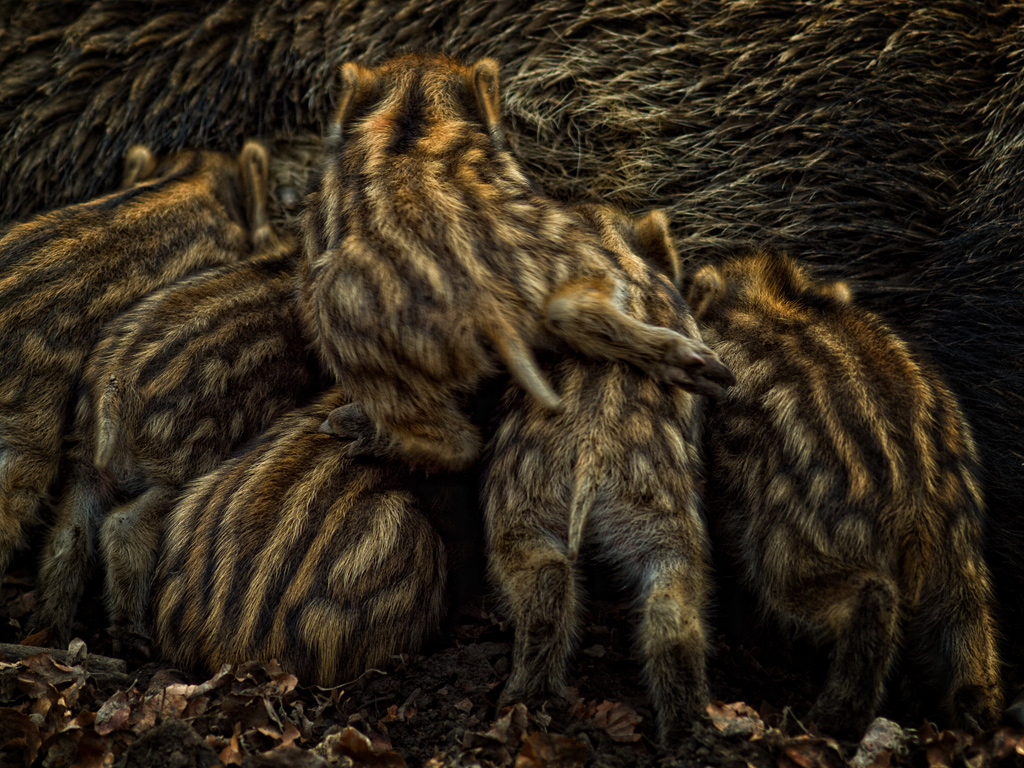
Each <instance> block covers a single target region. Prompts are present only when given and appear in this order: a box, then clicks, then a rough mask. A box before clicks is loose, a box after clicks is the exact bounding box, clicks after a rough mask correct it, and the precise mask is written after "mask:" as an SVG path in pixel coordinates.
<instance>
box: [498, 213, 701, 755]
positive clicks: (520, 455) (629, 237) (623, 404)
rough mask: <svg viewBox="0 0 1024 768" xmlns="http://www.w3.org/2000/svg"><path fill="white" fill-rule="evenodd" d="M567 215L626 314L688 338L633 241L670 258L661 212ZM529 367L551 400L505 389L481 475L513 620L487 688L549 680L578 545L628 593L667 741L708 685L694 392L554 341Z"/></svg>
mask: <svg viewBox="0 0 1024 768" xmlns="http://www.w3.org/2000/svg"><path fill="white" fill-rule="evenodd" d="M579 215H580V216H581V218H582V219H583V220H585V221H586V222H587V224H588V226H590V227H592V228H593V229H594V230H595V231H597V232H600V233H601V235H602V240H603V242H604V245H605V246H606V247H607V248H608V250H609V251H610V252H611V253H614V254H615V260H614V261H609V264H608V266H609V269H613V270H615V271H616V272H617V273H618V280H619V282H620V284H621V285H623V286H624V293H625V299H624V303H625V306H626V309H627V311H628V312H629V313H630V314H631V316H633V317H635V318H636V319H637V320H640V321H643V322H648V323H656V324H658V325H663V326H665V327H667V328H671V329H673V330H674V331H676V332H678V333H681V334H685V335H687V336H689V337H691V338H699V337H700V335H699V332H698V330H697V326H696V323H695V322H694V320H693V318H692V316H691V315H690V313H689V311H688V310H687V307H686V305H685V304H684V303H683V301H682V298H681V297H680V296H679V294H678V292H677V291H676V290H675V289H674V288H673V286H672V285H671V284H670V283H669V282H668V281H667V280H666V279H664V278H662V277H660V276H657V275H655V274H654V273H653V272H652V271H651V270H650V269H649V268H648V266H647V265H646V264H645V263H644V262H643V261H642V260H641V258H639V257H638V256H637V255H636V253H634V248H636V250H637V251H639V253H641V254H642V255H644V256H648V257H652V256H653V260H654V261H656V262H657V261H658V260H659V258H658V257H659V256H662V257H664V256H671V257H674V255H675V250H674V248H673V247H672V245H671V241H670V240H669V235H668V231H667V223H666V221H665V219H664V216H663V215H661V214H660V212H659V213H656V214H653V215H650V216H648V217H647V218H645V219H641V220H639V221H636V222H634V221H632V220H631V219H629V218H628V217H626V216H623V215H621V214H618V213H617V212H615V211H614V210H612V209H610V208H606V207H602V206H587V207H583V208H582V209H580V210H579ZM657 233H660V238H651V237H650V235H651V234H657ZM645 235H646V236H647V237H646V239H645V237H644V236H645ZM544 370H545V373H546V374H547V375H549V376H550V378H551V380H552V381H554V382H556V384H557V386H558V387H559V391H560V392H561V393H562V399H563V402H564V404H565V408H564V410H563V412H562V413H559V414H554V415H553V414H551V413H549V412H547V411H545V410H544V409H543V408H540V407H539V406H538V404H537V403H536V402H535V401H533V400H532V399H530V398H528V397H525V396H524V395H523V393H522V392H521V391H520V390H518V389H516V388H510V389H509V390H508V392H507V393H506V395H505V398H504V401H503V407H502V411H501V420H500V426H499V428H498V432H497V435H496V437H495V439H494V440H493V442H492V444H491V449H490V451H491V454H492V455H491V461H490V464H489V467H488V470H487V480H486V485H485V489H484V500H485V510H486V521H487V526H488V538H489V543H490V548H489V558H490V560H489V562H490V571H491V575H492V578H493V580H494V581H495V583H496V584H497V586H498V588H499V591H500V593H501V594H502V596H503V597H504V599H505V603H506V605H507V607H508V611H509V613H510V614H511V616H512V619H513V621H514V623H515V627H516V636H515V649H514V653H513V662H512V671H511V675H510V677H509V680H508V683H507V685H506V688H505V690H504V692H503V693H502V697H501V701H502V702H503V703H512V702H515V701H520V700H524V699H527V700H530V699H534V698H536V697H538V696H542V695H545V694H554V695H559V694H561V693H562V691H563V688H564V685H565V674H566V663H567V661H568V658H569V655H570V653H571V650H572V646H573V643H574V641H575V636H576V632H577V630H578V627H579V622H580V619H581V616H580V614H581V602H582V598H581V594H580V587H579V585H578V584H577V580H578V578H579V574H578V571H577V563H578V560H577V558H578V556H579V555H581V554H587V555H591V556H593V557H595V558H598V559H600V560H603V561H604V562H606V563H608V564H610V565H612V566H613V567H615V568H617V569H618V571H619V572H620V573H621V575H622V576H623V577H624V578H625V579H626V580H627V582H628V583H629V584H630V585H631V586H632V587H633V588H634V589H635V591H636V594H637V602H638V606H639V610H640V616H641V620H640V626H639V629H638V636H637V643H638V650H639V654H640V657H641V661H642V663H643V668H644V673H645V675H646V679H647V683H648V686H649V690H650V694H651V698H652V706H653V708H654V710H655V712H656V714H657V718H658V728H659V734H660V736H661V738H662V740H663V741H665V742H673V741H676V740H677V739H678V738H679V736H680V735H681V734H682V733H683V732H685V731H686V730H687V729H688V728H689V727H690V724H691V723H692V721H693V720H694V719H695V718H697V717H699V716H700V714H701V712H703V710H704V707H705V706H706V704H707V702H708V696H709V694H708V683H707V675H706V672H705V663H706V655H707V649H708V640H709V637H708V629H707V626H706V622H705V618H704V608H705V604H706V602H707V597H708V578H709V573H708V552H707V536H706V533H705V530H704V522H703V519H702V517H701V514H700V510H699V497H698V488H699V484H700V481H701V471H702V462H701V457H700V451H699V443H700V434H699V426H700V411H701V404H700V402H699V400H698V399H697V398H695V397H694V396H693V395H691V394H689V393H687V392H685V391H684V390H683V389H682V388H681V387H678V386H670V385H666V384H665V383H663V382H660V381H658V380H656V379H654V378H652V377H651V376H649V375H647V373H646V372H645V371H643V370H640V369H638V368H636V367H634V366H632V365H629V364H628V363H623V362H599V361H596V360H593V359H591V358H588V357H583V356H579V355H570V356H566V357H564V358H563V359H561V360H559V361H556V362H553V363H551V364H550V365H549V366H545V368H544Z"/></svg>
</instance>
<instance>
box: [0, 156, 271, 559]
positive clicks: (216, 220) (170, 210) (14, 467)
mask: <svg viewBox="0 0 1024 768" xmlns="http://www.w3.org/2000/svg"><path fill="white" fill-rule="evenodd" d="M125 165H126V171H125V186H126V188H125V189H124V190H122V191H120V192H116V193H113V194H110V195H107V196H105V197H101V198H99V199H97V200H92V201H90V202H87V203H81V204H79V205H72V206H69V207H67V208H62V209H60V210H56V211H52V212H50V213H46V214H42V215H40V216H36V217H35V218H32V219H30V220H29V221H26V222H24V223H22V224H17V225H15V226H13V227H11V228H10V229H9V230H7V231H6V232H5V233H4V234H3V236H0V325H2V327H3V329H4V332H3V334H0V574H2V573H3V572H4V571H5V570H6V568H7V565H8V563H9V561H10V557H11V554H12V552H13V551H14V550H15V549H16V548H17V547H18V546H20V545H22V544H24V542H25V532H26V529H27V527H28V526H30V525H31V524H32V523H34V522H35V521H36V520H37V519H38V516H39V512H40V508H41V506H42V504H43V503H44V501H45V500H46V499H47V498H48V494H49V493H50V492H51V490H52V486H53V484H54V481H55V480H56V476H57V469H58V464H59V459H60V452H61V441H62V438H63V436H64V430H65V424H66V423H67V422H68V421H69V420H70V414H69V409H70V406H71V403H72V399H73V396H74V393H75V388H76V386H77V385H78V382H79V379H80V377H81V373H82V367H83V365H84V364H85V359H86V356H87V355H88V354H89V352H90V350H91V349H92V348H93V345H94V344H95V342H96V340H97V339H98V338H99V334H100V331H101V329H102V327H103V324H104V323H105V322H107V321H108V320H110V319H112V318H114V317H116V316H117V315H119V314H120V313H121V312H123V311H125V310H126V309H128V308H130V307H131V306H132V305H133V304H135V302H137V301H138V300H139V299H141V298H143V297H144V296H146V295H148V294H150V293H152V292H153V291H156V290H158V289H160V288H163V287H164V286H167V285H170V284H171V283H173V282H175V281H176V280H178V279H180V278H182V277H184V276H185V275H188V274H191V273H192V272H195V271H197V270H200V269H203V268H205V267H210V266H214V265H218V264H230V263H233V262H237V261H238V260H240V259H241V258H243V257H246V256H249V255H250V254H251V253H252V252H253V249H254V244H262V243H263V242H264V241H265V238H266V237H267V234H268V230H267V226H266V225H267V216H266V192H267V167H268V159H267V152H266V150H265V149H264V148H263V147H262V146H261V145H260V144H258V143H257V142H247V143H246V144H245V146H244V147H243V148H242V151H241V153H240V154H238V155H237V156H234V155H226V154H222V153H217V152H199V151H184V152H179V153H176V154H174V155H171V156H168V157H166V158H164V159H162V160H160V159H158V158H156V157H155V156H154V155H153V153H152V152H150V151H149V150H148V149H146V148H145V147H141V146H136V147H133V148H132V149H131V150H130V151H129V152H128V157H127V160H126V163H125Z"/></svg>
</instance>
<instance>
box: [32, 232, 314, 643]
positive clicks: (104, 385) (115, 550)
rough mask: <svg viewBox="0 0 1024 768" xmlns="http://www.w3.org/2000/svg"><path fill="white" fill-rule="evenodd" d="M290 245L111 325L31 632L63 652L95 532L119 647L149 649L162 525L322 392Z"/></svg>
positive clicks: (89, 373)
mask: <svg viewBox="0 0 1024 768" xmlns="http://www.w3.org/2000/svg"><path fill="white" fill-rule="evenodd" d="M296 265H297V258H296V253H295V245H294V243H291V242H288V241H285V242H282V243H281V244H280V246H279V247H278V248H274V249H270V250H267V251H264V252H261V253H260V254H258V255H256V256H253V257H251V258H249V259H247V260H246V261H244V262H243V263H241V264H232V265H227V266H223V267H217V268H213V269H209V270H206V271H204V272H200V273H198V274H196V275H193V276H191V277H189V278H185V279H184V280H182V281H179V282H177V283H175V284H174V285H172V286H170V287H168V288H165V289H163V290H162V291H158V292H157V293H154V294H152V295H150V296H149V297H147V298H146V299H144V300H143V301H141V302H140V303H139V304H137V305H136V306H135V307H134V308H132V309H131V310H130V311H128V312H126V313H125V314H123V315H121V316H119V317H118V318H116V319H115V320H113V321H111V322H110V323H108V324H107V325H106V326H105V327H104V329H103V331H102V333H101V336H100V341H99V343H98V344H97V346H96V348H95V349H94V351H93V352H92V354H91V355H90V356H89V359H88V360H87V362H86V365H85V370H84V373H83V375H82V389H84V392H85V394H84V396H82V397H81V398H80V399H79V401H78V405H77V408H76V414H75V422H74V426H73V428H72V431H71V444H72V448H71V451H70V461H69V462H68V463H69V465H70V466H68V467H67V468H66V474H67V475H68V481H67V483H66V487H65V489H64V492H63V494H62V495H61V497H60V499H59V501H58V503H57V505H56V520H55V522H54V525H53V528H52V529H51V532H50V535H49V539H48V543H47V545H46V549H45V551H44V554H43V560H42V563H41V567H40V573H39V590H40V591H39V598H38V603H37V609H36V615H35V628H36V629H48V630H49V631H50V635H51V636H50V641H51V642H52V643H54V644H56V645H59V646H63V645H64V644H66V642H67V640H68V639H70V638H69V635H70V629H71V621H72V619H73V618H74V615H75V611H76V608H77V606H78V602H79V599H80V597H81V595H82V591H83V589H84V586H85V578H86V576H87V574H88V563H89V560H90V558H91V554H92V549H93V545H92V541H93V537H94V535H95V533H96V529H97V528H98V529H99V531H98V532H99V539H100V541H99V543H100V550H101V552H102V554H103V566H104V570H105V574H106V584H107V586H106V593H107V600H108V605H109V609H110V621H111V633H112V635H113V637H114V641H115V647H124V646H129V645H132V644H134V645H136V646H137V647H138V648H139V649H140V650H142V651H144V652H145V651H148V632H147V630H146V621H145V619H146V614H147V608H148V606H149V598H150V582H151V580H152V573H153V568H154V566H155V564H156V556H157V542H158V539H159V533H160V525H161V521H162V519H163V518H164V517H165V516H166V513H167V511H168V510H169V508H170V506H171V503H172V501H173V500H174V498H175V497H176V496H177V494H178V493H179V492H180V490H181V488H182V487H183V486H184V485H185V483H187V482H188V481H189V480H192V479H194V478H196V477H199V476H200V475H203V474H205V473H207V472H209V471H211V470H212V469H214V467H215V466H216V465H217V464H218V463H219V462H220V461H221V460H223V459H224V458H226V457H227V456H228V455H229V454H230V453H231V452H232V451H233V450H235V449H237V448H238V447H240V446H241V445H243V444H244V443H245V442H247V441H248V440H250V439H251V438H253V437H255V436H256V435H258V434H259V433H261V432H262V431H263V430H264V429H265V428H266V427H267V426H268V425H269V424H270V422H271V421H272V420H273V419H274V418H275V417H276V416H278V415H280V414H282V413H284V412H285V411H288V410H290V409H292V408H294V407H296V406H298V405H301V404H303V403H304V401H305V400H307V399H308V398H309V397H310V396H312V395H313V394H314V393H315V392H316V391H317V389H318V388H319V386H320V371H319V366H318V365H317V362H316V358H315V355H313V354H312V352H311V350H309V348H308V344H307V343H306V341H305V339H304V337H303V334H302V328H301V324H300V323H299V319H298V310H297V307H296V303H295V296H294V293H295V271H296V269H295V268H296Z"/></svg>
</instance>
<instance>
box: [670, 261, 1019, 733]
mask: <svg viewBox="0 0 1024 768" xmlns="http://www.w3.org/2000/svg"><path fill="white" fill-rule="evenodd" d="M688 296H689V300H690V303H691V306H692V307H693V310H694V313H695V314H696V316H697V318H698V320H699V322H700V324H701V329H702V332H703V334H704V338H705V339H706V340H707V341H708V344H709V345H710V346H711V347H712V348H713V349H714V350H715V351H716V352H717V353H718V354H719V355H720V356H721V358H722V360H723V361H724V362H725V363H726V364H727V365H728V366H729V367H730V368H731V369H732V370H733V371H734V372H735V374H736V379H737V384H736V386H735V387H734V388H733V389H732V390H730V392H729V394H728V396H727V397H726V398H723V399H722V400H721V401H720V402H719V403H717V406H716V408H715V409H714V411H713V413H712V414H711V415H710V417H709V419H708V424H707V450H708V460H709V464H710V482H709V489H708V495H709V498H708V508H709V509H710V510H711V511H712V518H713V519H714V520H715V529H716V530H717V532H718V533H717V535H716V544H717V545H719V546H721V547H722V548H723V549H724V550H725V551H726V552H728V554H729V556H730V557H732V558H733V559H734V562H735V563H736V564H737V565H738V566H739V568H740V570H741V572H742V574H743V578H744V580H745V581H746V583H747V584H748V585H750V586H751V587H752V589H753V590H754V591H755V592H756V593H757V594H758V595H759V596H760V599H761V601H762V604H763V606H764V607H765V609H766V610H767V611H769V612H770V613H772V614H774V615H776V616H777V617H779V618H781V619H782V620H783V621H785V622H787V623H791V624H794V625H796V626H798V627H800V628H801V629H804V630H806V631H809V632H811V634H813V635H814V636H816V637H819V638H821V639H824V640H828V641H831V642H835V643H836V650H835V651H834V653H833V662H832V666H831V672H830V675H829V678H828V679H827V680H826V684H825V690H824V691H823V693H822V695H821V697H820V698H819V700H818V702H817V704H816V705H815V709H814V710H812V716H814V717H815V718H816V719H817V720H818V722H819V725H821V726H822V727H825V728H835V729H844V728H853V729H854V730H857V729H862V728H864V727H866V726H867V724H868V723H869V722H870V719H871V717H872V716H873V713H874V709H875V706H876V705H877V703H878V700H879V696H880V695H881V690H882V682H883V680H884V677H885V673H886V671H887V670H888V668H889V665H890V662H891V659H892V657H893V654H894V651H895V648H896V646H897V644H898V643H900V642H903V643H905V644H906V645H907V647H908V656H909V657H911V658H913V659H914V660H915V663H917V664H919V665H920V666H921V667H922V670H923V672H922V677H925V678H938V687H939V690H938V700H939V701H940V702H941V703H942V706H943V708H944V710H945V714H946V716H948V717H951V718H952V720H953V721H954V722H955V723H956V724H957V725H958V726H960V727H969V728H970V727H973V728H977V727H985V726H986V725H987V724H988V723H990V722H992V721H993V719H994V718H995V716H996V714H997V711H998V708H999V705H1000V702H1001V693H1000V691H999V686H998V659H997V657H996V651H995V647H994V642H993V632H994V627H993V621H992V617H991V611H990V602H991V587H990V584H989V579H988V571H987V568H986V565H985V562H984V560H983V557H982V553H981V547H982V530H983V527H984V524H985V511H984V505H983V501H982V496H981V488H980V484H979V481H978V479H977V478H978V467H977V459H976V454H975V449H974V445H973V442H972V440H971V436H970V431H969V429H968V426H967V424H966V423H965V422H964V419H963V416H962V414H961V413H960V409H959V407H958V405H957V403H956V401H955V399H954V397H953V395H952V394H951V393H950V391H949V389H948V388H947V387H946V386H945V384H944V383H943V382H942V381H941V379H940V378H939V377H938V375H937V374H936V373H935V372H934V370H933V369H932V368H931V366H930V365H928V363H927V362H925V361H924V360H923V359H922V358H921V357H920V355H918V354H917V353H915V352H914V351H913V350H911V349H910V347H909V346H908V345H907V344H906V343H905V342H904V341H903V340H902V339H901V338H899V336H897V335H896V334H895V333H894V332H893V331H892V330H890V329H889V328H888V327H887V326H886V325H885V324H884V323H883V322H882V320H881V319H880V318H878V317H877V316H875V315H873V314H871V313H870V312H867V311H865V310H863V309H861V308H859V307H857V306H856V305H854V304H853V302H852V298H851V294H850V291H849V289H848V287H847V286H846V285H844V284H843V283H825V282H822V281H819V280H816V279H814V278H813V276H811V275H810V274H809V273H808V272H807V270H806V269H805V268H803V267H801V266H799V265H798V264H797V263H796V262H795V261H793V260H792V259H789V258H787V257H785V256H782V255H780V254H777V253H773V252H769V251H760V252H755V253H752V254H749V255H746V256H743V257H738V258H734V259H731V260H728V261H726V262H724V263H722V264H721V265H718V266H707V267H704V268H702V269H701V270H700V271H698V272H697V274H696V275H695V277H694V278H693V285H692V286H691V288H690V290H689V294H688Z"/></svg>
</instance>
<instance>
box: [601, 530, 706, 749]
mask: <svg viewBox="0 0 1024 768" xmlns="http://www.w3.org/2000/svg"><path fill="white" fill-rule="evenodd" d="M632 517H635V518H636V519H638V520H646V521H647V524H646V525H645V526H642V527H641V526H637V529H636V530H635V531H634V532H633V534H632V535H631V536H630V537H628V539H627V538H626V537H617V539H616V540H617V541H619V542H620V543H619V544H618V545H616V546H615V550H617V551H616V552H615V553H614V555H613V557H614V558H615V560H616V561H617V562H618V563H619V564H620V566H621V569H622V572H623V573H625V574H629V575H630V576H628V578H630V580H631V581H633V582H634V583H635V584H636V587H637V592H638V595H637V596H638V603H637V604H638V606H639V610H640V624H639V626H638V627H637V636H636V647H637V653H638V656H639V657H640V661H641V663H642V665H643V670H644V678H645V680H646V682H647V690H648V695H649V696H650V700H651V708H652V709H653V710H654V712H655V716H656V718H657V725H658V737H659V739H660V740H661V743H662V746H665V747H670V748H671V747H673V746H678V744H679V743H680V742H681V741H682V739H683V738H684V737H685V736H686V735H687V734H689V733H690V731H691V730H692V728H693V725H694V723H695V722H696V721H697V720H698V719H699V718H700V717H701V715H702V714H703V713H704V711H705V708H706V707H707V705H708V701H709V700H710V693H709V690H708V678H707V656H708V630H707V624H706V619H705V616H704V613H705V607H706V605H707V601H708V590H709V588H708V569H707V564H706V552H705V548H704V540H703V536H702V534H701V532H700V531H698V530H695V529H694V528H693V526H692V525H691V523H692V519H693V518H692V517H691V516H690V515H682V514H679V513H675V512H673V513H671V514H665V513H662V514H652V513H651V512H650V511H646V510H636V511H634V513H633V515H632ZM602 538H606V539H607V538H610V534H608V533H605V534H603V535H602Z"/></svg>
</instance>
